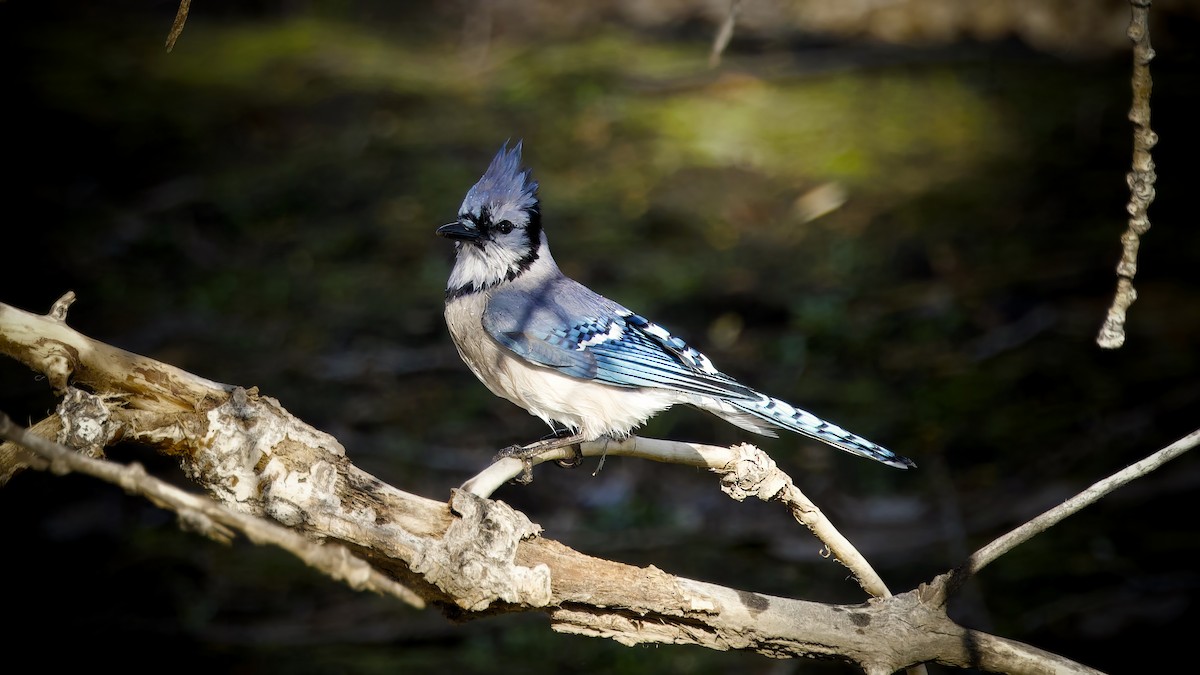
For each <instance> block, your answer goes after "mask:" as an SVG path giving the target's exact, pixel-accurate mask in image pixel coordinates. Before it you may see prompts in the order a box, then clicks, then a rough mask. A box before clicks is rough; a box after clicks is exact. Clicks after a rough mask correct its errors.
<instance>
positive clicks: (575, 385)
mask: <svg viewBox="0 0 1200 675" xmlns="http://www.w3.org/2000/svg"><path fill="white" fill-rule="evenodd" d="M508 145H509V142H508V141H505V143H504V144H503V145H502V146H501V147H500V150H499V152H497V153H496V155H495V157H494V158H493V159H492V161H491V164H490V165H489V166H488V168H487V170H486V171H485V172H484V174H483V176H482V177H481V178H480V179H479V181H478V182H476V183H475V184H474V185H473V186H472V187H471V188H470V189H469V190H467V193H466V196H465V197H464V198H463V201H462V205H461V206H460V207H459V209H458V218H457V219H456V220H454V221H453V222H450V223H447V224H445V225H442V226H441V227H439V228H437V230H436V233H437V234H438V235H441V236H442V237H445V238H447V239H450V240H452V241H453V242H454V248H455V260H454V265H453V268H452V269H451V271H450V276H449V279H448V280H447V283H446V292H445V302H446V305H445V319H446V325H447V328H448V329H449V332H450V336H451V338H452V340H453V342H454V345H455V347H456V348H457V350H458V354H459V356H460V357H462V360H463V361H464V362H465V363H466V365H467V366H468V368H470V370H471V372H473V373H474V374H475V376H476V377H477V378H479V380H480V381H481V382H483V384H484V385H485V386H486V387H487V388H488V389H489V390H490V391H491V392H492V393H493V394H495V395H496V396H499V397H500V398H504V399H507V400H509V401H511V402H512V403H515V404H516V405H518V406H520V407H522V408H524V409H525V410H526V411H528V412H529V413H530V414H531V415H534V416H536V417H539V418H541V419H542V420H543V421H545V422H546V423H547V424H549V425H550V427H551V429H552V430H553V431H554V434H553V435H552V436H551V437H548V438H546V439H543V440H542V441H539V442H537V443H531V444H529V445H526V446H511V447H510V448H507V449H506V451H503V452H502V453H501V455H505V454H508V455H510V456H517V457H519V458H522V459H523V461H525V462H526V467H527V471H526V476H530V474H529V472H528V467H530V466H531V465H530V464H529V463H528V460H529V458H530V457H532V456H533V455H536V454H538V453H540V452H544V451H546V450H548V449H550V448H560V447H566V446H574V447H576V448H578V443H580V442H583V441H594V440H598V439H600V438H603V437H607V438H611V439H622V438H625V437H627V436H629V435H630V434H631V433H632V432H633V430H634V429H636V428H637V427H639V426H641V425H642V424H643V423H645V422H646V421H647V420H648V419H650V418H651V417H653V416H655V415H657V414H658V413H660V412H662V411H664V410H666V409H667V408H670V407H671V406H673V405H677V404H687V405H691V406H693V407H696V408H699V409H701V410H705V411H707V412H710V413H712V414H714V415H716V416H717V417H720V418H722V419H724V420H726V421H728V422H730V423H731V424H734V425H736V426H738V427H740V428H742V429H745V430H747V431H750V432H754V433H757V434H762V435H764V436H772V437H773V436H777V433H776V432H777V431H780V430H786V431H791V432H795V433H798V434H800V435H802V436H806V437H809V438H812V439H815V440H817V441H821V442H823V443H826V444H828V445H830V446H833V447H835V448H838V449H840V450H844V451H846V452H849V453H851V454H854V455H858V456H860V457H865V458H868V459H873V460H875V461H877V462H881V463H883V464H886V465H888V466H892V467H896V468H900V469H908V468H914V467H916V464H915V463H914V462H913V461H912V460H911V459H908V458H907V457H903V456H901V455H898V454H896V453H894V452H892V451H891V450H888V449H886V448H884V447H882V446H880V445H877V444H875V443H873V442H871V441H869V440H867V439H865V438H863V437H862V436H858V435H857V434H854V433H851V432H849V431H847V430H845V429H843V428H841V427H839V426H837V425H836V424H833V423H831V422H827V421H825V420H823V419H821V418H820V417H817V416H816V415H814V414H812V413H810V412H808V411H807V410H803V409H801V408H798V407H796V406H793V405H791V404H790V403H787V402H785V401H783V400H780V399H778V398H774V397H772V396H768V395H766V394H762V393H759V392H758V391H755V390H754V389H752V388H750V387H748V386H746V385H744V384H742V383H741V382H738V381H737V380H735V379H734V378H732V377H730V376H729V375H726V374H725V373H723V372H721V371H720V370H718V369H717V368H716V367H715V366H714V365H713V363H712V361H711V360H709V358H708V357H706V356H705V355H704V354H702V353H700V352H699V351H697V350H696V349H694V348H693V347H691V346H689V345H688V344H687V343H686V342H684V341H683V340H682V339H681V338H679V337H677V336H675V335H673V334H672V333H671V332H670V331H668V330H667V329H665V328H663V327H662V326H660V325H658V324H656V323H654V322H652V321H650V320H648V319H646V318H645V317H643V316H642V315H640V314H637V313H635V312H633V311H632V310H629V309H627V308H626V307H624V306H623V305H621V304H618V303H617V302H614V301H613V300H610V299H608V298H606V297H604V296H603V295H600V294H599V293H596V292H595V291H593V290H591V289H589V288H588V287H586V286H584V285H583V284H581V283H579V282H578V281H575V280H574V279H571V278H569V277H567V276H566V275H565V274H563V272H562V271H561V270H560V269H559V268H558V265H557V264H556V263H555V262H554V258H553V257H552V256H551V254H550V246H549V244H548V243H547V238H546V232H545V230H544V229H543V227H542V213H541V203H540V199H539V197H538V183H537V182H536V181H534V180H533V177H532V172H531V170H529V169H527V168H523V167H522V161H521V152H522V142H521V141H518V142H517V143H516V144H515V145H514V147H512V148H511V149H510V148H509V147H508ZM577 457H578V454H577Z"/></svg>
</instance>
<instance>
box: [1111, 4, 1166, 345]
mask: <svg viewBox="0 0 1200 675" xmlns="http://www.w3.org/2000/svg"><path fill="white" fill-rule="evenodd" d="M1150 1H1151V0H1130V3H1129V4H1130V5H1131V6H1132V9H1133V12H1132V16H1131V17H1130V20H1129V33H1128V34H1129V39H1130V40H1132V41H1133V78H1132V84H1133V106H1132V107H1131V108H1130V110H1129V120H1130V121H1131V122H1133V125H1134V130H1133V167H1132V169H1131V170H1130V172H1129V174H1128V175H1127V176H1126V177H1125V181H1126V182H1127V183H1129V205H1128V206H1127V207H1126V209H1127V210H1128V211H1129V227H1128V229H1126V230H1125V234H1123V235H1121V248H1122V252H1121V262H1120V263H1118V264H1117V293H1116V297H1114V298H1113V302H1112V306H1110V307H1109V308H1108V316H1107V317H1105V319H1104V325H1103V326H1102V327H1101V328H1100V334H1099V335H1097V336H1096V343H1097V344H1099V345H1100V346H1101V347H1103V348H1104V349H1117V348H1118V347H1120V346H1121V345H1123V344H1125V315H1126V313H1127V312H1128V311H1129V306H1130V305H1132V304H1133V301H1134V300H1137V291H1136V290H1134V288H1133V277H1134V276H1135V275H1136V274H1137V254H1138V246H1139V245H1140V244H1141V236H1142V235H1143V234H1145V233H1146V231H1147V230H1149V229H1150V219H1149V218H1148V217H1147V215H1146V210H1147V209H1148V208H1149V207H1150V203H1151V202H1153V201H1154V181H1155V180H1156V178H1157V176H1156V175H1155V173H1154V159H1153V158H1151V156H1150V149H1151V148H1153V147H1154V145H1155V144H1156V143H1158V135H1157V134H1155V133H1154V131H1152V130H1151V129H1150V89H1151V87H1152V85H1153V82H1152V81H1151V79H1150V61H1151V59H1153V58H1154V49H1153V48H1152V47H1151V46H1150V22H1149V18H1150Z"/></svg>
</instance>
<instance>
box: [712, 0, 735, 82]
mask: <svg viewBox="0 0 1200 675" xmlns="http://www.w3.org/2000/svg"><path fill="white" fill-rule="evenodd" d="M741 8H742V0H730V2H729V13H728V14H726V15H725V20H724V21H722V22H721V27H720V28H718V29H717V36H716V37H715V38H713V45H712V51H711V52H709V54H708V67H709V68H716V67H717V66H719V65H721V53H722V52H724V51H725V48H726V47H728V46H729V41H730V40H732V39H733V28H734V26H735V25H736V24H737V15H738V11H740V10H741Z"/></svg>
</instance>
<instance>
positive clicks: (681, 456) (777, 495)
mask: <svg viewBox="0 0 1200 675" xmlns="http://www.w3.org/2000/svg"><path fill="white" fill-rule="evenodd" d="M575 447H576V448H577V449H578V450H579V452H580V454H581V455H583V456H584V457H597V456H599V457H602V458H603V457H605V456H607V455H613V456H615V457H637V458H640V459H649V460H651V461H655V462H663V463H667V464H682V465H684V466H694V467H699V468H704V469H708V470H709V471H712V472H713V473H716V474H718V475H720V477H721V490H723V491H724V492H725V493H726V494H728V495H729V496H730V497H732V498H734V499H736V500H738V501H739V502H740V501H743V500H744V499H746V498H747V497H758V498H759V499H761V500H763V501H765V502H770V501H779V502H782V503H783V504H784V505H786V506H787V507H788V510H790V511H791V513H792V517H794V518H795V519H796V520H797V521H799V522H800V523H801V524H803V525H804V526H806V527H807V528H808V529H809V530H811V531H812V533H813V534H814V535H816V536H817V538H818V539H820V540H821V542H822V543H823V544H825V547H826V548H828V549H829V552H830V554H832V555H833V557H834V558H836V559H837V560H838V562H841V563H842V564H843V565H845V566H846V567H847V568H849V569H850V571H851V572H852V573H853V574H854V577H855V579H857V580H858V583H859V585H861V586H862V587H863V590H865V591H866V592H867V593H870V594H871V595H872V596H874V597H877V598H886V597H888V596H890V595H891V594H892V593H891V591H889V590H888V588H887V585H886V584H884V582H883V579H882V578H880V576H879V574H878V573H876V572H875V569H874V568H872V567H871V564H870V563H869V562H867V559H866V558H864V557H863V555H862V554H861V553H859V552H858V550H857V549H856V548H854V546H853V545H852V544H851V543H850V541H849V540H848V539H846V538H845V537H844V536H842V533H841V532H838V530H837V528H836V527H834V526H833V523H831V522H830V521H829V519H828V518H826V517H825V514H824V513H822V512H821V509H819V508H817V505H816V504H814V503H813V502H812V500H810V499H809V498H808V497H807V496H805V494H804V493H803V492H801V491H800V488H798V487H796V484H795V483H794V482H792V479H791V478H790V477H789V476H788V475H787V474H786V473H784V472H783V471H781V470H780V469H779V467H778V466H776V465H775V461H774V460H772V459H771V458H770V457H768V456H767V454H766V453H765V452H763V451H762V450H760V449H758V448H757V447H755V446H753V445H749V444H745V443H743V444H741V445H735V446H733V447H730V448H722V447H718V446H714V445H704V444H701V443H685V442H682V441H668V440H661V439H656V438H642V437H639V436H630V437H629V438H626V439H623V440H620V441H614V440H598V441H590V442H586V443H581V444H579V445H577V446H575ZM573 457H574V451H573V450H572V449H570V448H557V449H554V450H549V451H547V452H544V453H542V454H541V455H539V456H537V457H535V458H533V459H532V460H531V461H532V463H534V464H540V463H542V462H547V461H550V460H558V461H565V460H570V459H572V458H573ZM601 461H603V460H601ZM524 468H525V467H524V465H523V464H522V463H521V461H520V460H517V459H514V458H512V457H505V458H503V459H500V460H498V461H496V462H495V463H493V464H492V465H491V466H489V467H488V468H486V469H484V470H483V471H482V472H480V473H479V474H478V475H476V476H475V477H473V478H471V479H470V480H468V481H467V482H465V483H463V485H462V489H463V490H466V491H468V492H471V493H474V494H477V495H479V496H482V497H488V496H491V494H492V493H493V492H494V491H495V490H496V489H497V488H499V487H500V486H501V485H503V484H504V483H506V482H508V481H510V480H512V479H514V478H516V477H517V476H519V475H521V474H522V472H523V471H524Z"/></svg>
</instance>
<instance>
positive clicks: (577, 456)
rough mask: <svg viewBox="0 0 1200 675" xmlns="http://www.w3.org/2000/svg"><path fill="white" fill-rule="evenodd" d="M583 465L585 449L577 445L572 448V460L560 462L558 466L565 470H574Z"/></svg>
mask: <svg viewBox="0 0 1200 675" xmlns="http://www.w3.org/2000/svg"><path fill="white" fill-rule="evenodd" d="M580 464H583V448H581V447H579V444H578V443H576V444H574V445H572V446H571V458H570V459H560V460H558V465H559V466H561V467H562V468H564V469H573V468H575V467H577V466H579V465H580Z"/></svg>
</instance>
